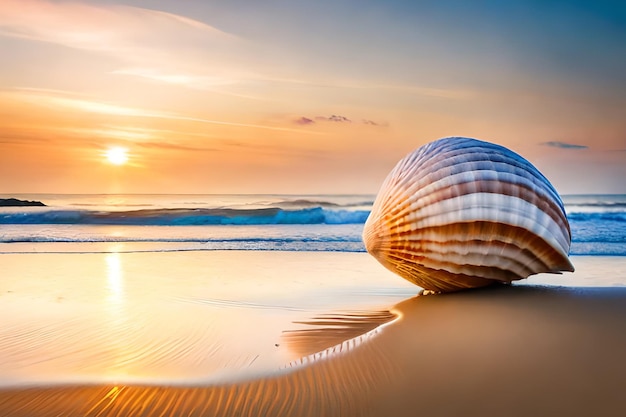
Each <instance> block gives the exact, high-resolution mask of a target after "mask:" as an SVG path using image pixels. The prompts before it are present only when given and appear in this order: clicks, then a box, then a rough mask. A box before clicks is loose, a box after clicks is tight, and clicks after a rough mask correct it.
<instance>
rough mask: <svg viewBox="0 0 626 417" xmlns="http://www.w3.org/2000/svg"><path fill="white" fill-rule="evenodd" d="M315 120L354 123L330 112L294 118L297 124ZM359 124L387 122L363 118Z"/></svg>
mask: <svg viewBox="0 0 626 417" xmlns="http://www.w3.org/2000/svg"><path fill="white" fill-rule="evenodd" d="M316 121H318V122H333V123H346V124H351V123H355V122H353V121H352V119H349V118H347V117H346V116H341V115H337V114H332V115H330V116H316V117H314V118H312V117H306V116H301V117H300V118H298V119H296V120H295V123H296V124H299V125H310V124H313V123H315V122H316ZM360 124H364V125H368V126H387V123H383V122H375V121H373V120H370V119H363V120H361V121H360Z"/></svg>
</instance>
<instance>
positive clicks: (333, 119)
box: [315, 114, 352, 123]
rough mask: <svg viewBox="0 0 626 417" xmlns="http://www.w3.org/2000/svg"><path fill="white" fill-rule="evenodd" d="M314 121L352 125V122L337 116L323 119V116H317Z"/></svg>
mask: <svg viewBox="0 0 626 417" xmlns="http://www.w3.org/2000/svg"><path fill="white" fill-rule="evenodd" d="M315 119H317V120H327V121H329V122H338V123H352V120H350V119H348V118H347V117H345V116H339V115H336V114H333V115H331V116H329V117H325V116H317V117H316V118H315Z"/></svg>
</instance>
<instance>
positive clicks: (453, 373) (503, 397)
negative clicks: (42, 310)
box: [0, 252, 626, 416]
mask: <svg viewBox="0 0 626 417" xmlns="http://www.w3.org/2000/svg"><path fill="white" fill-rule="evenodd" d="M137 255H141V256H137ZM8 256H9V255H5V260H10V258H7V257H8ZM11 256H17V257H19V256H20V255H11ZM39 256H42V255H39ZM46 256H54V255H46ZM56 256H74V257H76V256H77V255H56ZM78 256H82V257H85V256H86V255H78ZM94 256H95V257H96V258H95V259H97V256H96V255H94ZM99 256H102V255H99ZM120 256H122V265H133V262H139V263H143V262H145V261H146V259H145V258H146V257H147V259H149V258H150V257H152V260H153V261H154V259H153V258H154V254H120ZM168 256H170V258H167V256H166V257H165V258H166V260H169V261H177V262H178V261H180V260H181V259H179V258H174V257H173V256H172V255H168ZM176 256H177V257H180V256H185V255H184V254H177V255H176ZM186 256H192V255H186ZM193 256H195V257H198V259H200V260H202V261H203V262H208V263H209V264H210V263H211V259H213V260H215V259H218V258H219V259H222V261H221V262H222V263H221V264H220V265H221V266H222V267H228V266H229V265H228V262H232V263H233V264H234V263H235V262H236V260H237V259H238V260H240V261H241V260H247V261H249V262H248V264H250V267H255V266H254V265H256V267H257V268H258V267H259V266H263V262H265V261H261V259H266V260H267V262H276V261H282V262H283V265H292V266H294V265H296V264H297V263H299V262H300V263H302V262H304V261H305V260H306V262H307V263H308V265H309V266H310V268H309V269H308V272H307V273H304V272H303V273H302V274H301V275H302V276H304V277H309V276H310V275H311V274H313V275H315V274H320V275H319V276H320V281H321V282H322V283H324V282H326V281H325V280H328V281H329V282H330V281H333V280H336V278H337V277H338V276H342V277H343V279H344V280H345V282H344V283H345V284H347V285H355V283H354V282H351V280H352V279H357V278H358V276H359V275H360V276H362V278H363V285H362V288H364V289H365V290H364V292H363V293H362V294H361V295H362V296H363V297H360V298H359V297H357V298H352V299H351V298H350V297H345V295H344V296H343V298H344V301H341V300H340V298H341V291H340V290H339V288H340V287H341V288H345V287H344V286H336V287H333V286H332V285H329V287H328V288H326V289H325V290H324V291H323V292H321V293H319V292H318V293H317V295H319V294H322V293H324V294H325V296H326V297H327V299H328V300H330V301H328V300H327V301H324V302H322V303H321V304H319V305H315V306H310V307H309V308H304V309H302V311H299V312H298V313H295V314H296V316H290V315H289V314H290V313H289V312H288V311H289V310H288V309H284V307H285V306H284V305H283V304H284V301H285V300H284V299H283V300H282V301H281V303H278V304H280V305H282V307H281V308H283V309H284V310H283V312H282V313H280V312H279V313H278V314H277V315H278V316H280V317H283V318H285V317H286V318H287V319H288V320H282V319H279V320H278V321H276V320H274V321H271V320H270V321H271V322H273V323H278V324H277V325H276V326H277V327H276V329H278V331H279V333H280V335H282V337H280V338H279V339H272V340H276V341H277V343H276V344H275V345H280V347H279V346H275V345H274V346H272V347H274V348H275V349H277V350H278V351H282V352H283V353H284V355H283V356H280V358H279V359H280V360H284V359H287V360H288V359H290V358H291V359H292V360H288V361H287V362H286V363H285V364H284V366H281V367H280V369H277V370H275V371H271V368H272V367H273V366H274V365H275V363H274V362H273V360H274V359H276V358H275V357H273V358H274V359H272V357H271V355H265V356H268V357H269V359H265V362H263V355H260V357H261V359H259V361H260V363H261V365H259V366H261V367H260V368H258V369H257V372H256V374H254V375H251V376H245V375H247V374H242V375H244V376H239V377H236V378H222V380H221V381H222V382H220V380H212V381H211V382H206V383H198V382H197V378H196V379H195V380H194V378H188V381H191V382H187V383H186V382H185V378H184V377H185V376H187V377H188V376H189V375H191V374H190V371H189V370H188V369H187V367H186V362H185V360H187V359H185V358H184V354H183V353H184V352H185V351H184V350H181V351H176V352H174V353H172V355H173V356H172V358H174V359H175V360H172V362H173V363H174V365H176V366H178V368H177V370H176V372H178V378H172V379H171V380H172V381H173V382H172V383H167V382H166V381H165V382H164V380H167V378H166V377H164V375H161V378H160V379H159V378H157V377H149V375H148V374H145V373H144V374H142V373H141V372H143V371H142V370H145V369H147V368H149V367H150V366H154V362H151V361H149V360H147V359H145V358H148V357H149V356H150V355H151V353H150V352H151V351H150V349H147V348H146V352H145V353H143V354H142V355H143V356H145V358H143V359H141V358H140V359H136V363H135V365H134V367H133V362H132V361H131V360H129V361H127V362H126V363H127V366H128V369H129V370H133V372H135V374H136V375H135V376H137V375H141V376H142V377H143V379H142V381H141V382H139V383H130V382H129V381H131V380H132V378H130V377H131V376H132V375H130V376H129V375H126V376H125V377H124V376H122V373H119V372H118V374H116V375H117V376H115V375H112V376H111V375H110V376H109V381H108V382H97V381H98V380H97V378H96V379H92V382H86V380H85V377H84V375H83V378H82V380H81V379H79V380H80V382H76V383H68V382H63V381H61V380H60V381H59V382H54V383H50V382H48V383H43V382H39V383H37V382H33V381H34V380H33V379H32V378H31V380H30V382H28V381H29V380H28V378H26V379H25V377H24V374H19V372H18V373H17V374H19V375H21V376H20V378H21V381H22V383H20V384H14V385H13V386H11V383H10V381H7V377H6V375H3V381H4V383H3V388H2V389H1V390H0V414H2V415H6V416H61V415H62V416H86V415H88V416H109V415H111V416H162V415H184V416H207V415H220V416H261V415H265V416H340V415H341V416H386V415H399V416H405V415H406V416H415V415H425V416H458V415H468V416H502V415H507V416H528V415H535V416H539V415H546V416H549V415H568V416H578V415H580V416H587V415H596V416H618V415H623V412H624V405H623V401H622V398H621V395H622V390H623V387H624V386H625V385H626V361H624V357H623V355H624V351H626V287H624V286H623V282H624V280H625V279H626V277H624V272H623V271H624V269H623V264H624V259H623V258H619V257H617V258H602V257H580V258H574V262H575V265H576V266H577V268H578V272H577V273H575V274H573V275H570V276H567V275H566V276H557V277H553V278H550V277H544V276H540V277H536V278H533V279H531V280H529V281H528V282H526V283H525V285H516V286H512V287H500V288H495V289H486V290H479V291H470V292H463V293H456V294H450V295H444V296H415V295H411V296H408V297H407V296H406V294H407V291H410V289H411V287H406V286H405V284H404V282H403V281H402V280H400V279H399V278H397V277H395V276H394V275H391V274H390V275H387V274H385V273H384V271H383V270H381V269H378V268H377V267H376V266H375V265H376V264H375V263H369V258H368V257H367V255H365V254H348V255H346V254H331V253H325V254H311V253H308V254H307V253H304V254H302V253H300V254H289V253H280V254H276V253H274V254H272V253H265V254H262V253H252V252H247V253H245V252H244V253H241V252H224V253H217V254H216V253H201V254H196V255H193ZM126 258H128V259H126ZM133 258H134V260H133ZM66 259H69V258H66ZM73 259H75V258H73ZM85 259H87V258H85ZM224 259H226V260H227V261H223V260H224ZM229 259H230V260H229ZM57 261H58V259H57ZM93 261H94V260H89V261H88V262H87V263H88V264H91V263H93ZM127 261H128V262H127ZM224 262H226V263H224ZM255 262H256V264H255ZM259 262H260V263H259ZM157 263H158V261H157ZM323 264H326V268H331V269H334V270H335V271H337V272H336V273H337V274H339V275H337V276H334V277H333V276H332V274H331V276H328V271H327V270H326V271H322V269H320V268H323V267H322V266H318V267H317V269H316V267H315V266H314V265H323ZM213 265H215V262H213ZM348 265H360V267H358V268H356V267H355V269H356V272H354V273H351V272H346V271H345V269H346V266H348ZM157 266H158V265H157ZM194 266H195V265H191V266H189V267H190V268H191V267H194ZM230 266H232V265H230ZM16 268H17V269H19V268H23V267H19V268H18V267H16ZM57 268H62V265H59V264H58V262H57ZM342 268H343V269H344V271H343V272H342ZM122 269H123V268H122ZM257 270H258V271H259V272H258V273H259V274H261V275H262V274H263V272H262V269H261V270H259V269H257ZM368 271H369V272H368ZM592 271H600V272H602V271H604V273H605V274H606V273H608V271H613V274H614V276H613V277H606V278H607V280H605V281H601V280H595V283H596V284H597V285H596V286H594V285H590V284H593V282H594V280H590V279H589V278H593V276H590V275H593V274H592ZM18 272H19V271H17V270H13V272H12V273H14V274H16V273H18ZM166 272H167V271H166ZM166 272H164V273H166ZM182 272H184V271H182ZM240 272H242V271H239V273H240ZM322 272H324V273H322ZM290 274H291V275H289V274H287V275H288V276H291V277H293V276H294V272H293V270H291V272H290ZM296 275H297V274H296ZM323 275H325V276H326V277H325V278H322V276H323ZM122 276H124V277H125V278H124V279H126V281H128V282H127V284H126V287H125V288H126V289H127V291H129V294H132V285H131V284H132V281H133V280H134V278H131V276H129V275H128V271H126V275H124V274H122ZM134 277H135V278H136V277H137V275H134ZM551 279H553V280H557V279H560V280H562V282H563V283H569V284H576V285H573V286H554V285H548V284H550V282H549V281H550V280H551ZM381 280H382V282H383V283H385V284H387V285H388V294H387V295H385V296H382V297H380V296H379V297H376V296H372V295H371V294H370V295H369V296H368V291H369V290H368V288H369V289H370V290H372V291H379V292H380V287H377V286H376V285H379V284H380V282H381ZM279 281H280V280H279ZM309 281H310V280H309ZM537 281H539V282H537ZM4 282H5V283H6V282H7V281H4ZM620 283H621V284H620ZM279 285H282V286H285V285H288V286H289V284H288V283H286V282H283V283H282V284H279ZM311 285H312V284H311V283H310V282H308V281H307V282H306V283H305V282H299V283H296V284H293V283H292V284H291V290H292V292H293V294H292V295H291V297H292V299H294V300H297V299H298V298H299V297H300V296H305V294H304V293H302V294H300V293H298V292H297V291H295V290H294V289H295V288H301V289H305V290H306V291H308V290H310V288H311ZM5 286H6V284H5ZM14 287H15V288H18V287H16V286H14ZM3 290H5V291H3V293H5V294H3V298H4V299H5V301H6V300H7V299H8V296H17V295H16V294H15V293H9V294H6V291H7V290H6V289H5V288H3ZM213 290H215V288H214V289H213ZM9 291H10V290H9ZM23 291H24V290H23V289H21V290H20V289H19V288H18V290H17V292H18V293H20V292H23ZM153 291H156V290H153ZM306 291H305V292H306ZM342 291H343V290H342ZM129 294H126V296H125V297H126V298H124V297H122V298H120V300H127V301H128V302H129V303H130V302H131V301H132V300H133V296H131V295H129ZM18 295H19V294H18ZM67 295H68V296H69V298H70V299H71V296H70V295H71V294H67ZM338 295H339V297H338ZM31 297H32V294H31ZM137 297H138V296H137V295H135V296H134V299H135V301H137V300H139V298H137ZM398 299H399V300H400V301H397V302H393V300H398ZM367 300H369V301H367ZM109 301H110V299H109ZM118 301H119V300H118ZM153 301H154V299H152V300H151V302H153ZM390 301H391V303H389V302H390ZM124 302H126V301H124ZM298 302H299V301H298ZM386 303H389V304H388V308H385V305H386ZM9 304H10V303H9ZM139 304H141V303H139ZM278 304H277V305H278ZM342 304H343V305H345V306H346V307H347V308H346V309H342V308H340V306H342ZM3 305H4V306H5V307H4V308H6V305H7V303H4V304H3ZM242 306H243V304H240V305H238V306H236V308H234V307H233V306H232V305H231V306H230V307H227V308H226V310H227V312H228V313H229V314H231V313H232V314H234V313H235V311H236V310H242V309H243V310H246V307H242ZM221 308H223V307H221ZM249 310H251V314H252V315H257V316H258V315H259V314H260V313H259V312H258V311H259V310H258V309H256V310H255V309H249ZM324 311H326V313H324ZM348 311H352V312H356V311H359V314H354V313H352V314H350V313H348ZM5 313H6V312H5ZM131 313H132V310H131V311H130V313H129V314H131ZM180 313H181V314H183V313H184V314H191V313H193V314H198V311H195V310H194V311H193V312H192V311H191V310H190V311H183V310H181V311H180ZM273 315H276V314H273V313H272V314H270V316H273ZM131 316H132V314H131ZM300 316H302V317H304V316H309V317H311V319H310V320H308V321H307V320H302V319H300V318H299V317H300ZM162 317H164V315H156V316H154V317H153V319H154V320H159V319H161V318H162ZM250 317H252V316H250ZM293 317H296V319H294V318H293ZM178 318H179V320H183V321H184V320H186V316H184V315H183V316H179V317H178ZM243 319H245V317H243ZM24 320H26V319H24ZM281 320H282V321H281ZM17 321H19V320H17ZM17 321H16V320H14V321H13V322H12V323H13V324H14V325H15V323H16V322H17ZM244 321H245V320H244ZM197 322H198V320H196V325H197ZM258 323H259V322H257V323H253V325H254V326H257V327H258V326H261V327H262V329H261V330H262V332H264V333H267V334H271V333H272V332H273V331H275V330H276V329H274V327H272V326H273V325H271V326H265V327H263V325H261V324H258ZM285 323H287V325H285ZM303 323H304V324H303ZM298 324H299V326H298ZM237 325H240V326H243V329H244V330H247V331H248V332H249V331H251V330H250V328H249V327H247V326H246V325H245V324H241V323H239V324H237V322H230V323H229V324H228V326H230V327H229V328H230V329H231V332H232V334H235V335H236V334H237V332H238V331H239V330H241V329H237ZM285 326H286V327H285ZM172 328H175V327H172ZM257 330H258V329H257ZM180 331H182V330H180ZM147 334H148V336H149V335H150V334H152V333H147ZM113 335H118V336H119V334H118V333H115V332H112V333H111V337H112V336H113ZM231 336H232V335H231ZM137 337H140V336H137ZM6 339H7V336H6V335H5V336H4V338H3V340H4V343H3V348H4V352H5V355H4V357H5V358H6V352H7V350H6V349H7V342H6ZM14 339H15V340H17V337H16V338H14ZM48 340H51V341H53V338H51V337H50V338H49V339H48ZM252 340H253V341H252V342H251V341H250V340H248V339H245V337H244V336H241V335H238V336H236V337H235V336H233V339H232V340H230V341H229V339H228V338H226V339H225V340H224V341H222V342H223V343H225V344H227V345H228V343H231V342H232V343H235V344H237V343H241V344H248V345H249V346H248V349H251V350H252V351H254V350H255V349H257V350H259V351H261V352H263V349H264V348H263V346H262V345H263V344H267V343H269V341H270V339H267V340H265V339H263V338H262V337H261V338H257V336H254V337H253V339H252ZM254 340H256V341H257V342H254ZM100 342H101V343H107V342H106V338H104V337H103V339H102V340H101V341H100ZM191 342H193V340H191ZM191 342H189V343H190V344H191V345H192V346H190V347H189V349H190V350H189V351H187V355H191V356H192V357H193V356H194V355H199V354H201V353H198V352H194V351H193V349H194V346H195V345H193V343H191ZM201 342H202V341H201ZM204 342H206V341H204ZM204 342H202V343H204ZM222 342H220V343H222ZM76 343H78V344H79V345H80V342H76ZM129 343H130V342H129ZM133 343H138V342H136V341H135V342H133ZM216 343H217V342H216ZM257 343H258V344H259V345H261V346H256V344H257ZM51 346H54V344H53V343H52V344H51ZM80 346H83V345H80ZM85 346H87V347H86V348H85V349H87V350H88V349H92V348H93V347H90V345H85ZM28 348H29V346H23V349H28ZM30 348H31V349H35V348H36V346H35V345H34V344H31V345H30ZM59 349H60V348H59ZM152 349H153V351H152V352H153V353H152V354H153V355H154V352H157V353H158V349H157V348H156V347H153V348H152ZM171 349H173V350H175V348H174V347H172V348H171ZM135 350H136V349H135ZM181 352H182V353H181ZM159 354H161V353H159ZM101 355H103V354H102V353H101ZM135 355H136V356H141V355H139V354H138V353H137V352H135ZM293 358H295V359H293ZM45 360H48V362H49V361H52V363H53V364H54V360H55V359H54V355H49V357H48V358H47V359H46V358H44V357H42V358H41V361H44V362H45ZM65 360H67V359H65ZM93 360H94V362H97V363H102V364H103V365H102V366H105V365H106V364H107V362H106V361H103V360H100V362H99V359H97V358H95V359H93ZM221 360H222V361H223V358H222V359H221ZM142 361H143V362H142ZM7 363H8V361H7V360H6V359H5V360H4V361H3V364H2V365H3V367H4V368H5V369H6V368H7V366H8V365H7ZM67 363H68V368H69V367H72V366H73V367H75V368H76V369H77V370H79V371H80V370H82V369H83V368H84V367H85V365H86V363H85V359H81V362H80V364H81V366H82V367H83V368H80V367H77V366H76V363H73V362H67ZM106 366H109V365H106ZM199 366H200V367H202V364H201V365H199ZM9 368H10V367H9ZM53 368H54V369H55V371H56V374H57V375H62V374H63V369H58V368H57V367H53ZM117 369H118V371H119V369H121V368H119V367H118V368H117ZM164 369H166V371H167V372H170V374H167V375H168V376H169V377H171V375H175V374H174V373H172V372H173V371H171V370H168V369H169V368H164ZM13 371H14V372H13V373H14V374H16V372H17V371H16V370H15V368H13ZM166 371H164V372H166ZM76 372H78V371H76ZM5 374H6V371H5ZM29 374H37V375H38V376H41V375H42V370H41V368H37V366H35V365H32V366H31V367H30V368H27V369H26V375H29ZM146 375H148V376H146ZM30 376H31V377H32V376H33V375H30ZM75 376H76V375H75ZM115 378H118V379H119V381H121V382H117V381H115ZM150 378H152V379H150ZM18 379H19V378H18ZM93 381H95V382H93ZM124 381H125V382H124ZM194 381H195V382H194Z"/></svg>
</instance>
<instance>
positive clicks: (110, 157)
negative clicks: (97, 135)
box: [104, 146, 128, 165]
mask: <svg viewBox="0 0 626 417" xmlns="http://www.w3.org/2000/svg"><path fill="white" fill-rule="evenodd" d="M104 156H105V158H106V159H107V162H108V163H110V164H113V165H124V164H125V163H126V162H128V149H126V148H122V147H120V146H115V147H113V148H109V149H107V151H106V152H105V153H104Z"/></svg>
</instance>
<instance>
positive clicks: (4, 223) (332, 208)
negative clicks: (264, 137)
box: [0, 194, 626, 256]
mask: <svg viewBox="0 0 626 417" xmlns="http://www.w3.org/2000/svg"><path fill="white" fill-rule="evenodd" d="M12 197H17V198H20V199H27V200H38V201H42V202H43V203H45V204H46V207H11V208H8V207H4V208H0V253H7V252H9V253H15V252H20V253H31V252H33V253H34V252H37V253H41V252H44V253H45V252H48V251H54V252H58V251H61V252H64V251H68V252H96V253H98V252H110V251H115V252H136V251H148V252H159V251H212V250H264V251H268V250H272V251H322V252H326V251H332V252H335V251H337V252H364V251H365V247H364V246H363V243H362V241H361V231H362V228H363V224H364V223H365V220H366V219H367V216H368V214H369V211H370V209H371V207H372V204H373V201H374V198H375V196H374V195H212V194H193V195H183V194H181V195H176V194H170V195H148V194H119V195H97V194H93V195H73V194H22V195H13V196H12ZM563 201H564V204H565V209H566V212H567V216H568V219H569V221H570V226H571V229H572V247H571V253H570V254H571V255H589V256H626V195H566V196H563ZM59 243H63V245H59Z"/></svg>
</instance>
